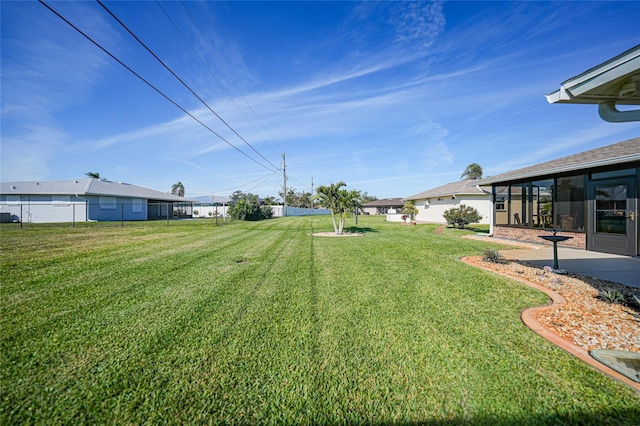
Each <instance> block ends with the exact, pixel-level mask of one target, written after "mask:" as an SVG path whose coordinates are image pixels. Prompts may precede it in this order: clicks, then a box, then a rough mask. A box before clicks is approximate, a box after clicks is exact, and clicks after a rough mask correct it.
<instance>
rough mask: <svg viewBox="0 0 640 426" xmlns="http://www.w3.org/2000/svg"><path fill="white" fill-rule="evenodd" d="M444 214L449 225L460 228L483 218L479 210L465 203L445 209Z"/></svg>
mask: <svg viewBox="0 0 640 426" xmlns="http://www.w3.org/2000/svg"><path fill="white" fill-rule="evenodd" d="M442 215H443V216H444V218H445V220H446V221H447V223H448V224H449V225H451V226H455V227H457V228H460V229H464V228H466V227H467V225H469V224H470V223H478V222H480V220H481V219H482V215H481V214H480V213H478V210H476V209H474V208H473V207H471V206H466V205H464V204H460V206H459V207H452V208H450V209H449V210H445V212H444V213H443V214H442Z"/></svg>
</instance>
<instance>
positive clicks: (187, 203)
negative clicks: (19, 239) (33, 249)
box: [0, 178, 193, 223]
mask: <svg viewBox="0 0 640 426" xmlns="http://www.w3.org/2000/svg"><path fill="white" fill-rule="evenodd" d="M192 204H193V200H189V199H187V198H184V197H179V196H177V195H173V194H169V193H164V192H160V191H155V190H153V189H149V188H144V187H141V186H136V185H131V184H128V183H122V182H113V181H109V180H106V179H95V178H83V179H72V180H65V181H37V182H36V181H20V182H2V183H0V213H2V215H1V216H2V221H3V222H33V223H51V222H82V221H113V220H127V221H129V220H148V219H165V218H168V217H173V216H191V211H192Z"/></svg>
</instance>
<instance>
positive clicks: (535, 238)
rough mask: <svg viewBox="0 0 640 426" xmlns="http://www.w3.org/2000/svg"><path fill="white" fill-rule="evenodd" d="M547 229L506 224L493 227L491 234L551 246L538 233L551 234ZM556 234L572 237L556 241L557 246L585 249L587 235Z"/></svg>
mask: <svg viewBox="0 0 640 426" xmlns="http://www.w3.org/2000/svg"><path fill="white" fill-rule="evenodd" d="M551 234H552V232H551V231H550V230H548V229H529V228H512V227H506V226H495V225H494V227H493V236H494V237H496V238H505V239H507V240H516V241H528V242H532V243H538V244H544V245H549V246H552V245H553V243H551V242H549V241H546V240H543V239H542V238H540V235H551ZM557 235H563V236H567V237H573V238H571V239H570V240H567V241H563V242H560V243H558V247H573V248H578V249H582V250H586V249H587V235H586V234H583V233H577V232H565V231H559V232H558V234H557Z"/></svg>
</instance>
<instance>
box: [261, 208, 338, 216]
mask: <svg viewBox="0 0 640 426" xmlns="http://www.w3.org/2000/svg"><path fill="white" fill-rule="evenodd" d="M269 207H271V209H272V210H273V217H283V216H284V214H283V210H284V206H269ZM325 214H331V210H329V209H309V208H305V207H289V206H287V214H286V216H313V215H317V216H320V215H325Z"/></svg>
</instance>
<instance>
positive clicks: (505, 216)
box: [493, 186, 509, 225]
mask: <svg viewBox="0 0 640 426" xmlns="http://www.w3.org/2000/svg"><path fill="white" fill-rule="evenodd" d="M493 191H494V192H493V199H494V200H495V201H494V203H495V211H496V222H495V223H496V225H508V224H509V211H508V210H507V206H508V204H507V203H508V202H509V199H508V198H509V187H508V186H496V187H494V188H493Z"/></svg>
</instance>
